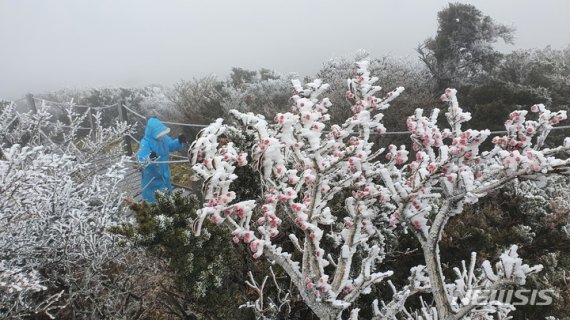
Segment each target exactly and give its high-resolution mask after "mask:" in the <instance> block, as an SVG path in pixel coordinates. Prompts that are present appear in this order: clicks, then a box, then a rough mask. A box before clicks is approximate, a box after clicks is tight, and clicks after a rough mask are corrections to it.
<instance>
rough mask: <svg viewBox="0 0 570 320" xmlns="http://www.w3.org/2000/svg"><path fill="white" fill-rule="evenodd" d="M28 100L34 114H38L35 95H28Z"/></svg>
mask: <svg viewBox="0 0 570 320" xmlns="http://www.w3.org/2000/svg"><path fill="white" fill-rule="evenodd" d="M26 98H27V99H28V104H29V105H30V108H31V109H32V112H33V113H34V114H38V108H36V101H35V100H34V95H33V94H31V93H28V94H27V95H26Z"/></svg>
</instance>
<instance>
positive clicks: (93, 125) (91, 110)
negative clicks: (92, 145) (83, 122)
mask: <svg viewBox="0 0 570 320" xmlns="http://www.w3.org/2000/svg"><path fill="white" fill-rule="evenodd" d="M87 112H88V113H89V115H88V117H89V126H90V127H91V139H93V140H95V122H94V121H93V108H91V107H89V110H87Z"/></svg>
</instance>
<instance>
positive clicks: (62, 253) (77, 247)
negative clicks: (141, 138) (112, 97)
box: [0, 105, 140, 318]
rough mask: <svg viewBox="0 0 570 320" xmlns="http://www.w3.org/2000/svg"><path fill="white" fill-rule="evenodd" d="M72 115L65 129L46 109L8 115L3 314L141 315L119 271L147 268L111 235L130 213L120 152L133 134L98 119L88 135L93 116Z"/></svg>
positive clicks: (0, 188)
mask: <svg viewBox="0 0 570 320" xmlns="http://www.w3.org/2000/svg"><path fill="white" fill-rule="evenodd" d="M66 115H67V117H68V120H69V121H68V123H67V124H64V123H62V122H60V121H54V120H52V119H51V115H50V113H49V112H48V107H47V106H46V105H42V107H41V108H40V109H39V110H38V113H37V114H32V113H27V114H21V113H18V112H16V111H15V110H14V108H13V105H9V106H5V107H4V108H2V109H1V110H0V147H1V154H0V181H1V183H0V314H1V317H6V318H19V317H24V316H32V315H34V314H36V315H43V316H46V315H47V316H49V317H51V318H55V317H58V318H63V317H65V316H66V315H67V316H69V317H73V318H76V317H77V318H83V317H86V318H89V317H103V318H104V317H110V316H111V315H115V314H117V313H118V312H124V313H123V314H126V313H128V312H129V311H132V310H130V308H132V306H131V305H130V304H129V303H125V301H129V300H128V299H129V298H128V291H129V290H130V288H131V285H130V284H128V283H125V284H120V285H119V283H120V281H119V280H122V278H121V275H119V274H117V273H116V271H117V270H121V269H127V268H126V266H129V267H133V268H135V267H140V265H139V264H138V262H137V260H138V259H133V258H132V254H134V253H130V255H131V257H130V258H129V253H128V252H125V251H124V250H122V249H120V248H119V247H117V245H116V242H117V239H116V237H115V236H113V235H111V234H109V233H108V232H107V228H108V227H109V226H111V225H114V224H115V223H116V222H117V221H119V220H120V219H121V216H122V212H123V209H122V208H123V206H122V193H121V190H120V189H119V182H120V181H121V179H122V177H123V174H124V171H125V169H124V167H123V165H122V163H121V157H120V150H121V148H122V145H121V141H122V137H123V134H124V133H125V132H127V131H128V130H129V128H128V127H127V126H126V124H124V123H116V124H115V125H114V126H112V127H108V128H103V127H102V126H100V115H99V114H96V115H95V119H94V122H95V123H96V130H95V132H92V134H90V135H88V136H86V137H84V138H80V137H78V135H77V131H78V130H79V127H80V124H81V122H82V121H83V118H84V116H85V115H81V114H78V113H76V112H75V111H73V109H71V108H69V109H67V110H66ZM127 260H129V261H128V262H127ZM129 264H130V265H129ZM130 270H131V271H132V270H134V269H130ZM113 274H114V275H115V276H116V278H113V277H112V276H111V277H110V275H113ZM115 281H119V282H115Z"/></svg>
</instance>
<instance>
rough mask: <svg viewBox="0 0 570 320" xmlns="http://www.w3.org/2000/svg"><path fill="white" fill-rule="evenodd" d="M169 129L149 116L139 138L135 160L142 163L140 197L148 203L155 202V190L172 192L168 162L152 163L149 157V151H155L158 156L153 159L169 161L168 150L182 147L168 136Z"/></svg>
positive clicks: (171, 150) (176, 140)
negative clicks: (142, 134)
mask: <svg viewBox="0 0 570 320" xmlns="http://www.w3.org/2000/svg"><path fill="white" fill-rule="evenodd" d="M168 132H170V129H169V128H167V127H166V126H165V125H164V124H163V123H162V122H161V121H160V120H158V119H157V118H154V117H153V118H150V119H148V121H147V124H146V129H145V133H144V138H143V139H142V140H141V144H140V148H139V151H138V152H137V160H138V161H139V162H140V163H141V164H142V166H143V171H142V179H141V188H142V197H143V199H144V200H145V201H147V202H149V203H153V202H155V198H154V193H155V192H156V191H159V190H161V191H165V192H168V193H170V192H172V183H171V181H170V167H169V164H168V163H153V160H152V159H150V158H149V155H150V154H151V152H153V151H154V152H155V153H156V155H157V156H158V158H156V159H154V161H169V159H170V157H169V154H170V152H173V151H177V150H180V149H182V147H183V144H181V143H180V142H179V141H178V139H172V138H171V137H170V136H168Z"/></svg>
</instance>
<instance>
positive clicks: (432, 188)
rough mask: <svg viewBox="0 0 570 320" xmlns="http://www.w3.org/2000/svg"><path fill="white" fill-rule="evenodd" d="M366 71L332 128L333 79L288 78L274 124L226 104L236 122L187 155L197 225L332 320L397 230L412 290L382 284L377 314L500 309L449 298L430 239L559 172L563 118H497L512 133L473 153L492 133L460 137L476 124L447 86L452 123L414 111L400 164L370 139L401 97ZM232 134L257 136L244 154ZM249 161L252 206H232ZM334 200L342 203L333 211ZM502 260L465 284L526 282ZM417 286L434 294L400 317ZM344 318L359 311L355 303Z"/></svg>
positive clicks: (397, 154)
mask: <svg viewBox="0 0 570 320" xmlns="http://www.w3.org/2000/svg"><path fill="white" fill-rule="evenodd" d="M367 66H368V63H367V62H366V61H364V62H360V63H359V64H358V66H357V68H356V72H355V73H356V76H355V77H354V78H353V79H349V80H348V81H347V86H348V90H347V92H346V100H347V101H348V102H349V103H350V104H351V107H350V109H351V111H352V116H351V117H350V118H348V119H347V120H346V121H345V122H344V123H342V124H332V123H329V118H330V116H329V114H328V110H329V108H330V107H331V103H330V101H329V100H328V99H327V98H321V96H322V94H323V93H324V92H326V90H327V89H328V85H326V84H323V83H322V82H321V81H320V80H315V81H313V82H311V83H308V84H306V85H305V86H302V85H301V83H300V82H299V81H293V87H294V89H295V91H296V94H295V95H294V96H293V97H292V101H293V105H292V106H291V108H290V111H289V112H286V113H278V114H277V115H276V116H275V118H274V119H273V121H268V120H266V119H265V118H264V117H263V116H259V115H254V114H251V113H241V112H238V111H235V110H232V111H231V112H230V113H231V115H232V116H233V117H234V119H235V124H224V122H223V120H222V119H218V120H217V121H216V122H214V123H212V124H211V125H210V126H209V127H207V128H205V129H204V130H202V132H201V133H200V134H199V136H198V137H197V139H196V141H195V142H194V143H193V145H192V146H191V147H190V150H189V156H190V158H191V162H192V164H193V171H194V174H195V176H196V177H197V178H200V179H202V180H203V189H202V190H203V195H204V199H205V203H204V205H203V208H202V209H200V210H199V211H198V212H197V218H196V220H195V222H194V231H195V232H198V233H199V232H200V229H201V227H202V223H203V221H204V219H210V220H211V221H212V222H213V223H215V224H218V225H225V226H226V227H228V228H229V230H230V231H231V234H232V236H233V240H234V241H235V242H243V243H245V244H247V245H249V248H250V249H251V252H252V253H253V256H254V257H255V258H259V257H261V256H265V257H266V258H267V259H269V260H270V261H273V262H275V263H276V264H278V265H280V266H281V267H282V268H283V269H284V270H285V271H286V272H287V274H288V275H289V276H290V278H291V280H292V282H293V283H294V285H295V286H296V288H297V289H298V290H299V293H300V294H301V296H302V297H303V299H304V301H305V302H306V303H307V305H308V306H309V307H310V308H311V309H312V310H313V312H314V313H315V314H316V315H317V316H319V317H320V318H322V319H335V318H337V317H339V316H340V315H341V314H342V313H343V311H344V310H349V309H351V308H352V307H351V306H352V305H353V303H354V302H355V301H356V300H357V299H358V297H359V296H360V295H362V294H368V293H370V291H371V288H372V286H374V285H375V284H377V283H379V282H382V281H385V280H386V278H388V277H390V276H391V275H392V271H390V270H383V269H382V262H383V260H384V257H385V236H386V235H387V234H390V233H392V232H393V230H394V229H395V228H400V227H401V228H404V229H406V230H410V231H411V232H413V234H414V235H415V236H416V238H417V240H418V241H419V243H420V244H421V247H422V250H423V254H424V258H425V262H426V264H425V266H417V267H416V268H414V269H412V270H411V273H412V275H411V277H410V281H411V283H410V284H409V285H408V286H405V287H404V288H400V289H397V288H395V287H394V286H393V285H391V287H392V288H393V291H394V292H393V300H392V301H388V302H383V301H382V302H380V303H379V302H378V301H376V302H375V304H374V310H375V316H376V317H377V318H378V319H385V318H389V319H395V318H396V315H404V316H407V317H408V318H418V317H420V316H419V314H420V313H421V317H422V319H436V318H437V319H459V318H460V317H461V316H464V315H465V314H467V313H470V312H489V313H490V312H493V311H492V310H495V309H496V308H499V307H493V306H488V308H486V309H485V308H483V309H482V310H483V311H481V310H479V309H477V310H473V309H465V307H463V306H461V305H459V304H457V303H456V302H455V300H453V298H452V293H453V292H455V291H458V292H459V291H461V290H462V289H459V287H458V286H457V285H455V286H456V287H453V286H454V284H449V283H446V282H445V279H444V277H443V273H442V264H441V261H440V258H439V248H438V242H439V240H440V238H441V235H442V232H443V230H444V227H445V225H446V223H447V221H448V219H449V218H450V217H451V216H453V215H457V214H460V213H461V212H462V211H463V206H464V204H470V203H475V202H477V201H478V199H479V198H480V197H483V196H485V195H486V194H487V193H488V192H490V191H492V190H495V189H497V188H500V187H501V186H502V185H503V184H505V183H506V182H508V181H510V180H513V179H517V178H520V177H528V176H542V175H545V174H549V173H553V172H557V173H564V172H567V170H568V164H569V160H561V159H559V158H556V157H555V156H556V153H557V152H560V151H564V150H568V147H569V146H568V145H566V146H564V147H563V146H561V147H559V148H556V149H545V148H543V142H544V139H545V138H546V136H547V135H548V132H549V131H550V129H551V128H552V126H554V125H556V124H558V123H559V122H560V121H562V120H565V119H566V114H565V113H564V112H550V111H549V110H547V109H546V108H545V107H544V106H542V105H536V106H533V107H532V108H531V110H532V111H533V112H534V113H535V114H536V116H535V117H533V119H535V120H527V118H526V117H527V112H526V111H515V112H513V113H511V114H510V115H509V120H508V121H507V122H506V123H505V125H506V129H507V132H508V133H507V135H505V136H500V137H495V138H494V139H493V143H494V145H495V146H494V148H493V149H492V150H490V151H481V150H480V148H481V145H482V143H483V142H484V141H485V140H486V139H487V138H488V137H489V136H490V134H491V133H490V131H489V130H473V129H463V124H465V123H466V122H468V121H469V119H470V118H471V116H470V114H469V113H467V112H464V111H463V110H462V109H461V108H460V107H459V104H458V102H457V98H456V91H455V90H454V89H447V90H446V92H445V94H444V95H442V97H441V100H442V101H444V102H447V104H448V108H447V111H446V112H445V118H446V120H447V123H448V127H447V128H444V129H440V128H439V127H438V124H437V119H438V116H439V110H438V109H435V110H434V111H433V112H432V114H431V115H430V116H429V117H427V116H425V115H424V114H423V110H422V109H417V110H416V113H415V115H413V116H411V117H409V118H408V120H407V125H408V130H409V132H410V139H411V143H412V149H413V152H414V158H415V159H409V157H410V151H409V150H407V149H406V147H405V146H399V147H398V146H395V145H389V146H388V147H387V148H386V149H384V148H378V146H375V145H374V143H373V138H375V137H377V136H380V137H381V136H382V134H384V133H385V132H386V128H385V127H384V126H383V125H382V123H381V120H382V117H383V113H382V112H384V110H386V109H388V108H389V106H390V102H391V101H392V100H393V99H395V98H396V97H397V96H398V95H400V94H401V93H402V91H403V90H404V89H403V88H401V87H400V88H397V89H395V90H393V91H391V92H389V93H388V94H387V95H385V96H384V97H382V98H380V97H377V96H376V95H377V93H378V92H379V91H380V89H381V88H380V87H378V86H376V85H374V83H375V82H376V81H377V78H375V77H372V76H371V75H370V74H369V72H368V71H367ZM230 133H231V134H234V135H235V134H241V133H246V134H248V135H252V136H253V137H254V141H252V142H253V148H251V150H240V149H239V148H238V147H237V146H236V145H234V144H233V143H232V142H229V143H228V144H226V145H220V144H218V139H219V137H220V136H221V135H227V134H230ZM567 144H568V142H567ZM246 165H248V166H251V167H252V168H253V169H254V170H255V171H256V172H258V173H259V175H260V177H261V181H262V190H263V192H262V195H261V200H259V201H256V200H254V199H250V200H244V201H239V202H238V201H236V193H235V191H234V190H231V188H230V187H231V184H232V182H233V181H234V180H235V179H237V178H238V177H237V175H236V174H234V170H235V168H236V166H246ZM339 201H342V202H343V203H344V206H343V209H342V210H340V211H339V210H334V208H333V204H334V203H338V202H339ZM284 221H286V222H287V225H292V226H293V229H289V231H287V233H288V234H287V239H288V241H289V242H287V243H289V244H291V245H286V246H284V244H285V243H284V242H283V241H275V239H277V235H278V234H279V233H280V232H282V230H283V229H282V227H283V225H284ZM325 240H332V242H333V245H332V246H331V245H326V244H325ZM285 247H287V248H295V250H294V251H287V250H286V249H285ZM289 250H290V249H289ZM505 257H510V258H509V259H510V260H509V259H506V258H505V259H503V258H502V261H503V264H505V266H504V267H505V269H503V272H502V273H501V272H498V273H493V274H491V273H488V272H487V270H488V269H489V268H487V267H485V266H486V264H484V265H483V267H484V270H485V271H486V273H485V276H486V277H487V278H485V279H486V280H481V279H482V278H480V277H475V276H473V272H474V271H473V268H474V267H473V268H471V270H470V272H469V277H468V279H467V282H469V285H477V286H481V285H482V284H481V283H484V285H487V284H488V283H493V284H495V285H496V286H500V285H502V284H503V283H510V282H515V283H521V281H522V282H524V278H525V276H526V275H527V274H529V273H531V272H534V271H537V270H538V269H540V267H528V266H527V267H524V265H521V264H520V263H519V262H516V263H512V260H516V259H518V256H516V248H512V249H511V250H510V251H509V253H507V254H506V256H505ZM507 260H508V261H507ZM519 260H520V259H519ZM519 260H516V261H519ZM507 269H508V270H510V271H509V272H506V271H505V270H507ZM513 275H515V276H513ZM513 277H515V278H516V281H515V280H513V279H515V278H513ZM511 280H512V281H511ZM458 281H459V280H458ZM257 288H259V286H257ZM454 288H455V289H454ZM450 290H451V292H450ZM453 290H455V291H453ZM418 292H429V293H431V294H432V296H433V299H434V302H435V309H432V308H431V307H427V304H425V307H424V308H423V309H422V310H420V311H418V312H419V313H414V312H411V313H410V312H408V311H407V310H405V308H404V304H405V302H406V300H407V299H408V298H409V297H411V296H412V295H414V294H415V293H418ZM493 308H495V309H493ZM350 317H351V319H352V318H354V319H356V318H357V317H358V309H357V308H352V310H351V311H350Z"/></svg>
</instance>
